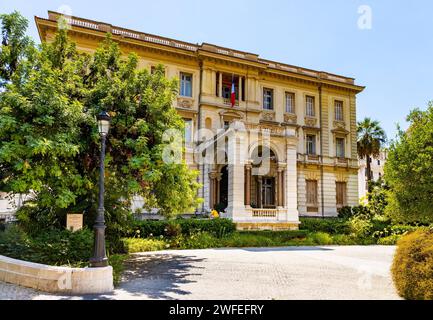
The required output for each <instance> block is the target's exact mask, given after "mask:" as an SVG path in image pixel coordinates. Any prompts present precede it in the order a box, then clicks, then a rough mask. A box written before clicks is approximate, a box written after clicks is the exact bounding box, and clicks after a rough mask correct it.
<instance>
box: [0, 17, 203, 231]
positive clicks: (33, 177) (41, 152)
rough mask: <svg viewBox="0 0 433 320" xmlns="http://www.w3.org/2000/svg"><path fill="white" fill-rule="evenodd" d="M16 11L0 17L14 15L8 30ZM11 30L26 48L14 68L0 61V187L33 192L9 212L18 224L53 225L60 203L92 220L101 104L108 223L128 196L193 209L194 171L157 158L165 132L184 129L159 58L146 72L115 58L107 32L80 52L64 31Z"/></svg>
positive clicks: (59, 219)
mask: <svg viewBox="0 0 433 320" xmlns="http://www.w3.org/2000/svg"><path fill="white" fill-rule="evenodd" d="M22 19H23V18H22V17H20V16H19V15H18V16H16V14H15V13H14V14H12V15H10V16H2V21H3V22H4V23H5V21H6V22H7V23H6V25H8V24H10V23H9V20H12V24H13V23H15V25H13V26H12V27H8V28H6V29H7V30H16V29H17V28H18V29H19V30H21V28H22V27H23V26H25V25H26V24H23V20H22ZM13 34H15V33H14V32H13ZM17 34H18V38H19V39H21V40H17V41H18V42H20V41H21V42H20V46H23V47H25V46H27V47H30V48H31V49H26V50H23V51H22V54H20V55H19V58H18V60H16V61H17V65H15V66H14V67H13V68H11V64H10V63H9V62H7V61H3V60H2V64H1V65H0V69H1V70H9V71H12V73H11V74H9V73H8V72H9V71H8V72H6V73H5V75H6V76H4V77H3V75H2V77H3V79H5V80H8V81H7V84H6V85H5V87H4V90H3V92H2V93H1V94H0V139H1V141H0V173H1V180H0V183H1V185H0V189H3V190H5V191H8V192H12V193H31V194H32V198H31V200H30V201H28V202H27V203H26V205H25V206H24V207H23V208H22V209H21V210H20V212H19V214H18V216H19V218H20V219H21V221H22V222H23V223H26V222H28V224H30V225H31V224H36V225H40V226H42V227H47V226H55V227H60V226H64V219H65V215H66V213H68V212H86V215H85V221H87V223H88V224H92V223H93V221H94V220H93V215H94V214H95V208H96V205H97V203H96V195H97V191H98V186H97V181H98V179H97V177H98V168H99V150H100V138H99V134H98V132H97V126H96V115H97V114H98V113H99V112H101V111H102V110H105V111H107V112H108V113H109V114H110V115H111V117H112V123H111V129H110V133H109V136H108V139H107V156H106V163H105V165H106V173H105V178H106V179H105V181H106V211H107V220H108V224H109V227H112V228H118V227H121V225H122V224H123V223H124V222H125V221H126V220H125V219H127V218H128V216H129V213H130V209H129V208H130V205H131V199H132V197H133V196H134V195H140V196H142V197H143V198H144V199H145V203H146V207H147V209H150V208H153V207H157V208H159V210H160V213H162V214H164V215H166V216H172V215H175V214H177V213H184V212H186V211H190V210H194V208H195V207H196V206H197V205H198V203H199V199H197V198H196V193H197V189H198V187H199V185H198V183H197V182H196V177H197V172H195V171H192V170H190V169H189V168H188V167H187V165H186V164H185V163H181V164H170V163H165V162H164V161H163V158H162V156H163V150H164V148H166V147H167V146H168V144H169V143H170V141H165V140H164V132H165V131H166V130H169V129H175V130H183V121H182V119H181V118H180V116H179V115H178V114H177V112H176V110H175V109H174V108H172V101H173V99H174V98H175V95H176V93H177V88H178V84H177V81H176V80H175V79H173V80H169V79H166V78H165V77H164V73H163V72H162V70H163V67H162V66H159V67H158V70H159V71H158V72H155V73H154V74H150V73H149V72H148V71H147V70H139V69H138V57H137V56H136V55H135V54H129V55H128V56H127V57H124V56H123V55H122V53H121V51H120V49H119V46H118V44H117V43H115V42H114V41H113V40H112V39H111V37H110V36H109V35H108V36H107V38H106V40H105V41H104V42H103V43H102V44H101V45H100V47H99V48H98V49H97V51H96V52H95V53H94V54H93V55H88V54H83V53H79V52H78V51H77V50H76V48H75V45H74V44H73V43H70V42H69V40H68V37H67V34H66V31H59V33H58V34H57V36H56V37H55V39H54V41H53V42H52V43H50V44H43V45H42V46H41V47H40V48H39V49H37V48H34V45H33V44H32V43H29V42H28V41H27V38H26V37H25V36H24V35H23V33H22V32H18V33H17ZM7 38H8V39H11V38H10V37H9V36H8V37H7ZM14 41H16V40H14ZM6 46H8V44H6ZM4 47H5V45H3V46H2V53H3V52H5V49H4ZM9 80H10V81H9Z"/></svg>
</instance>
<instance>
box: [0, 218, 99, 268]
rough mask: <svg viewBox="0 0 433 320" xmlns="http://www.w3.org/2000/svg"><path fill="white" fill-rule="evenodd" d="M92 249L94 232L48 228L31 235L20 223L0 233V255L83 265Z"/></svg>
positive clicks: (55, 263) (51, 263)
mask: <svg viewBox="0 0 433 320" xmlns="http://www.w3.org/2000/svg"><path fill="white" fill-rule="evenodd" d="M92 250H93V232H91V231H90V230H88V229H83V230H81V231H78V232H70V231H68V230H49V231H46V232H43V233H39V234H38V235H35V236H33V237H30V236H28V235H27V234H26V233H25V232H24V231H23V230H22V229H21V228H20V227H19V226H16V225H12V226H9V227H8V228H6V230H5V231H4V232H0V254H2V255H5V256H8V257H11V258H15V259H20V260H26V261H31V262H36V263H42V264H48V265H69V266H77V267H81V266H86V265H87V264H88V260H89V258H90V257H91V256H92V252H93V251H92Z"/></svg>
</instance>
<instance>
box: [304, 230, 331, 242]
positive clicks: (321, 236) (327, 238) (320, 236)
mask: <svg viewBox="0 0 433 320" xmlns="http://www.w3.org/2000/svg"><path fill="white" fill-rule="evenodd" d="M308 238H309V239H311V240H312V241H313V243H315V244H318V245H330V244H332V243H333V239H332V237H331V235H330V234H329V233H326V232H314V233H311V234H310V235H309V237H308Z"/></svg>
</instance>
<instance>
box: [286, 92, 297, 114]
mask: <svg viewBox="0 0 433 320" xmlns="http://www.w3.org/2000/svg"><path fill="white" fill-rule="evenodd" d="M286 112H287V113H295V94H294V93H290V92H286Z"/></svg>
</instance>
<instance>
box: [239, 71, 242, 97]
mask: <svg viewBox="0 0 433 320" xmlns="http://www.w3.org/2000/svg"><path fill="white" fill-rule="evenodd" d="M241 101H242V76H239V102H241Z"/></svg>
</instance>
